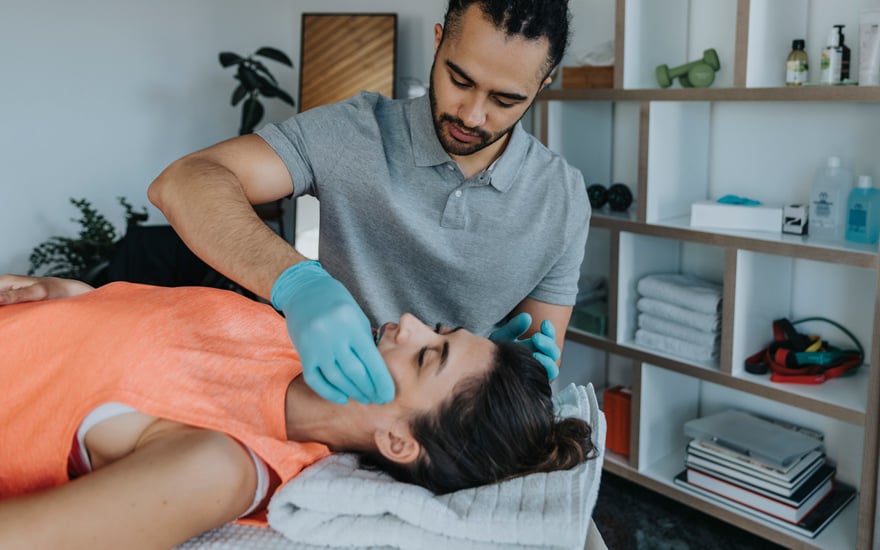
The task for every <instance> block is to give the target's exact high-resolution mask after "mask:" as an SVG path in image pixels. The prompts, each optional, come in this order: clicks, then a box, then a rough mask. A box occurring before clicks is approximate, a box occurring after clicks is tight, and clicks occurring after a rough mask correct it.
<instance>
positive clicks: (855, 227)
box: [846, 175, 880, 244]
mask: <svg viewBox="0 0 880 550" xmlns="http://www.w3.org/2000/svg"><path fill="white" fill-rule="evenodd" d="M878 237H880V190H878V189H874V182H873V180H872V179H871V176H867V175H861V176H859V180H858V184H857V185H856V187H854V188H853V189H852V190H851V191H850V192H849V198H848V199H847V201H846V240H848V241H852V242H855V243H870V244H874V243H876V242H877V238H878Z"/></svg>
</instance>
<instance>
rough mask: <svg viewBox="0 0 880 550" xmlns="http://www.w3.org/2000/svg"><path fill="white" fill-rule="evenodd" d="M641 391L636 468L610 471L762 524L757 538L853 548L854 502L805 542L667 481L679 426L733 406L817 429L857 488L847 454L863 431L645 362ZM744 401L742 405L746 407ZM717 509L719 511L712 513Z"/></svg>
mask: <svg viewBox="0 0 880 550" xmlns="http://www.w3.org/2000/svg"><path fill="white" fill-rule="evenodd" d="M641 388H642V389H641V391H640V392H639V394H638V399H639V407H640V411H639V418H640V419H641V420H640V423H639V426H638V429H639V432H638V439H639V455H638V457H639V460H638V464H637V465H636V466H634V467H632V468H627V467H626V464H623V463H611V464H609V465H607V466H606V467H607V468H608V469H609V471H613V472H615V473H618V474H619V475H623V476H625V477H628V478H630V479H635V480H637V481H638V482H640V483H641V484H643V485H645V486H648V487H651V488H654V489H655V490H658V491H659V492H661V493H663V494H666V495H667V496H671V497H673V498H676V499H677V500H680V501H682V502H685V503H686V504H689V505H691V506H695V507H698V508H701V509H702V508H704V507H705V505H711V506H712V507H713V508H717V509H713V515H716V516H718V517H721V518H722V519H725V520H727V521H731V522H732V523H734V524H736V525H738V526H740V527H744V528H747V529H749V530H753V528H754V527H755V526H756V525H758V526H761V527H762V529H760V530H759V531H764V532H763V533H761V534H762V536H765V537H767V538H769V539H771V540H775V541H777V542H779V543H781V544H785V545H786V546H789V547H812V545H814V544H815V545H817V547H819V548H854V547H855V546H856V543H855V540H856V536H857V521H858V508H859V502H858V498H857V499H856V501H854V502H850V503H849V504H848V505H847V508H846V509H845V510H844V512H843V513H842V514H841V515H840V516H838V518H837V519H835V520H834V521H833V522H832V524H831V525H829V526H828V527H826V529H825V530H824V531H823V532H822V533H821V534H820V535H819V537H818V538H816V539H809V538H807V537H801V536H799V535H796V534H793V533H791V532H788V531H785V530H784V529H781V528H779V527H777V526H775V525H773V524H771V523H769V522H765V521H762V520H761V519H760V518H757V517H753V516H750V515H746V514H742V513H740V512H738V511H736V510H734V509H733V508H729V507H725V506H724V505H723V504H719V503H716V502H715V501H711V500H708V499H703V498H702V497H699V496H696V495H694V494H692V493H690V492H688V491H686V490H685V489H683V488H680V487H679V486H677V485H675V484H674V483H673V481H672V480H673V478H674V477H675V475H677V474H678V473H679V472H680V471H681V470H682V469H683V468H684V459H685V448H686V445H687V442H688V441H689V439H690V438H688V437H687V436H685V435H684V430H683V427H684V423H685V422H687V421H688V420H691V419H693V418H698V417H701V416H706V415H709V414H714V413H717V412H721V411H724V410H727V409H731V408H735V409H742V410H748V411H750V412H754V413H757V414H761V415H766V416H770V417H773V418H778V419H780V420H783V421H789V422H792V423H795V424H799V425H802V426H805V427H809V428H812V429H816V430H818V431H821V432H822V433H823V434H824V435H825V443H826V451H827V454H828V456H829V458H830V459H831V460H832V461H834V462H835V463H836V465H837V468H838V479H840V480H841V481H844V482H846V483H849V484H851V485H855V486H859V481H860V478H861V471H862V464H861V458H862V457H861V454H860V453H851V452H848V450H849V449H852V448H861V444H862V437H863V431H862V429H861V428H860V427H856V426H853V425H851V424H848V423H846V422H842V421H840V420H838V419H834V418H828V417H825V416H822V415H818V414H814V413H808V412H804V411H802V410H800V409H798V408H796V407H791V406H788V405H784V404H780V403H778V402H776V401H773V400H770V399H763V398H759V397H756V396H754V395H750V394H746V393H743V392H740V391H737V390H734V389H731V388H727V387H723V386H719V385H716V384H712V383H708V382H706V381H701V380H697V379H693V378H690V377H688V376H686V375H683V374H679V373H674V372H671V371H669V370H667V369H664V368H660V367H657V366H654V365H650V364H644V365H643V367H642V372H641ZM646 390H647V391H646ZM743 403H747V404H748V405H747V407H744V406H743ZM722 510H723V511H724V513H715V512H720V511H722ZM794 543H796V544H794Z"/></svg>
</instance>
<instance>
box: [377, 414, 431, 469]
mask: <svg viewBox="0 0 880 550" xmlns="http://www.w3.org/2000/svg"><path fill="white" fill-rule="evenodd" d="M373 438H374V439H375V441H376V447H377V448H378V449H379V452H380V453H382V456H384V457H385V458H387V459H388V460H390V461H392V462H397V463H399V464H409V463H410V462H412V461H414V460H415V459H417V458H418V457H419V453H420V452H421V451H422V446H421V445H419V442H418V441H416V439H415V438H414V437H413V436H412V434H411V433H410V431H409V428H408V427H407V426H406V425H405V423H404V422H402V421H398V422H395V423H394V424H392V426H391V428H389V429H387V430H376V431H375V432H374V434H373Z"/></svg>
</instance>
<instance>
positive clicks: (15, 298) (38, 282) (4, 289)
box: [0, 274, 94, 306]
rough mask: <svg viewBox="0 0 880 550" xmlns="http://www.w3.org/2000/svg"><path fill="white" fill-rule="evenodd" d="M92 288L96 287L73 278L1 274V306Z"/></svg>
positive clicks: (81, 292) (82, 292)
mask: <svg viewBox="0 0 880 550" xmlns="http://www.w3.org/2000/svg"><path fill="white" fill-rule="evenodd" d="M90 290H94V287H92V286H89V285H87V284H86V283H84V282H82V281H75V280H73V279H59V278H58V277H27V276H24V275H10V274H7V275H0V306H3V305H8V304H17V303H19V302H39V301H41V300H54V299H55V298H67V297H69V296H76V295H77V294H84V293H86V292H89V291H90Z"/></svg>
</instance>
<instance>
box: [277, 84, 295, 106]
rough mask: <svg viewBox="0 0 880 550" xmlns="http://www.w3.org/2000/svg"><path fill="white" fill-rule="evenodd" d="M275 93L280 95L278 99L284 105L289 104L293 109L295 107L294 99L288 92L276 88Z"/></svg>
mask: <svg viewBox="0 0 880 550" xmlns="http://www.w3.org/2000/svg"><path fill="white" fill-rule="evenodd" d="M275 93H276V94H277V95H278V99H280V100H281V101H283V102H284V103H287V104H288V105H290V106H291V107H293V106H294V105H295V103H294V101H293V98H292V97H290V94H288V93H287V92H285V91H284V90H282V89H281V88H275Z"/></svg>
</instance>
